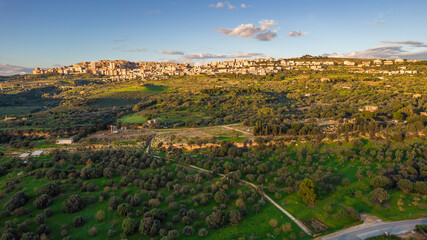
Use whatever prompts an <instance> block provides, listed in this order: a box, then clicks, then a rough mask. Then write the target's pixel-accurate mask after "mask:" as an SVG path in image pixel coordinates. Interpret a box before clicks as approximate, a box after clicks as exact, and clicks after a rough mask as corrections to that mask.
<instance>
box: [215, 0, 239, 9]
mask: <svg viewBox="0 0 427 240" xmlns="http://www.w3.org/2000/svg"><path fill="white" fill-rule="evenodd" d="M209 7H211V8H223V7H227V8H228V9H235V8H236V6H234V5H232V4H231V3H230V2H228V1H225V2H218V3H211V4H209Z"/></svg>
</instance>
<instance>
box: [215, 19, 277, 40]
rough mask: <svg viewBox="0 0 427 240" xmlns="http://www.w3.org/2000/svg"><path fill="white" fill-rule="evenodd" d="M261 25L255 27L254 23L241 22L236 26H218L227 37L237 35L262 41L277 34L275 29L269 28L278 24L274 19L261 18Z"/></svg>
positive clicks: (270, 38)
mask: <svg viewBox="0 0 427 240" xmlns="http://www.w3.org/2000/svg"><path fill="white" fill-rule="evenodd" d="M259 24H260V26H259V27H255V25H253V24H252V23H249V24H241V25H239V26H237V27H235V28H232V29H228V28H217V29H216V30H217V31H218V32H219V33H222V34H225V35H227V37H233V36H237V37H240V38H252V39H258V40H260V41H270V40H273V38H274V37H276V36H277V34H276V32H275V31H270V30H269V29H270V28H271V27H273V26H275V25H277V23H276V21H274V20H261V21H259Z"/></svg>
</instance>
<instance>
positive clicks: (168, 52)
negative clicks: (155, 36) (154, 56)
mask: <svg viewBox="0 0 427 240" xmlns="http://www.w3.org/2000/svg"><path fill="white" fill-rule="evenodd" d="M157 52H158V53H161V54H168V55H184V52H182V51H177V50H160V51H157Z"/></svg>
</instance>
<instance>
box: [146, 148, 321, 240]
mask: <svg viewBox="0 0 427 240" xmlns="http://www.w3.org/2000/svg"><path fill="white" fill-rule="evenodd" d="M154 157H159V156H154ZM169 160H170V161H173V162H176V163H179V164H182V165H185V166H187V167H190V168H193V169H196V170H198V171H202V172H209V173H212V171H210V170H207V169H203V168H200V167H197V166H194V165H191V164H185V163H180V162H177V161H175V160H172V159H169ZM217 174H218V175H219V176H221V177H225V175H224V174H222V173H217ZM238 181H239V182H241V183H244V184H247V185H249V186H251V187H253V188H255V189H259V186H257V185H255V184H253V183H251V182H248V181H245V180H242V179H238ZM262 195H263V196H264V197H265V198H266V199H267V200H268V201H269V202H271V203H272V204H273V205H274V206H275V207H276V208H278V209H279V210H280V211H281V212H283V213H284V214H285V215H286V216H288V217H289V218H290V219H291V220H292V221H293V222H294V223H295V224H296V225H298V226H299V227H300V228H301V230H303V231H304V232H305V233H306V234H307V235H310V236H313V234H312V233H311V231H310V230H309V229H308V228H307V227H306V226H305V225H304V224H303V223H302V222H301V221H299V220H298V219H296V218H295V217H294V216H292V214H290V213H289V212H288V211H286V210H285V209H284V208H282V207H281V206H280V205H279V204H278V203H276V202H275V201H274V200H273V199H272V198H270V197H269V196H268V195H267V194H266V193H265V192H264V191H263V192H262Z"/></svg>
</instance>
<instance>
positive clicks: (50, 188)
mask: <svg viewBox="0 0 427 240" xmlns="http://www.w3.org/2000/svg"><path fill="white" fill-rule="evenodd" d="M60 192H61V190H60V188H59V185H58V184H56V183H48V184H46V185H43V186H41V187H40V188H39V189H38V190H37V194H39V195H42V194H47V195H49V196H51V197H55V196H57V195H58V194H59V193H60Z"/></svg>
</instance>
